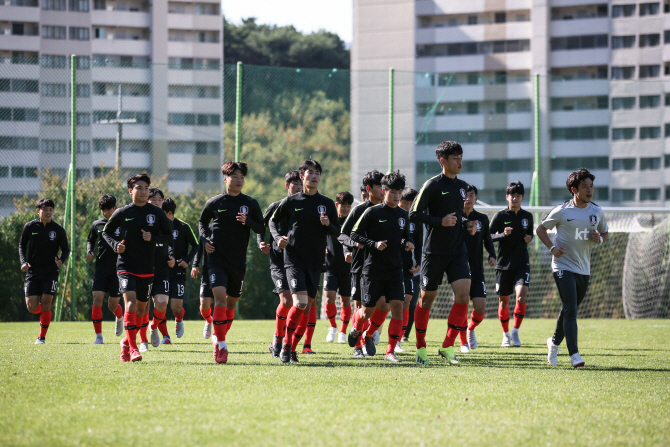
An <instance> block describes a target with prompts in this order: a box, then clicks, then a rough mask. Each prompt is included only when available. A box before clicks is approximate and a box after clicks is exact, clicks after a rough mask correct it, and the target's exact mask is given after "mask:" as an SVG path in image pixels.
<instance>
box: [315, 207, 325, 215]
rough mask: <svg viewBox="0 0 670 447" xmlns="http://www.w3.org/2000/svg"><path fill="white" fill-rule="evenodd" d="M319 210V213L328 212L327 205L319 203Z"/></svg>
mask: <svg viewBox="0 0 670 447" xmlns="http://www.w3.org/2000/svg"><path fill="white" fill-rule="evenodd" d="M317 210H318V211H319V214H326V206H325V205H319V207H318V208H317Z"/></svg>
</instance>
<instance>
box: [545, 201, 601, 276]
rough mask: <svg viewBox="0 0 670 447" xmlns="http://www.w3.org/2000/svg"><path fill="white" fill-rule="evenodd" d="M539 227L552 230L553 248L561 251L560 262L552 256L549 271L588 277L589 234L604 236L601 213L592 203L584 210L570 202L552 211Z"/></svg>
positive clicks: (589, 267)
mask: <svg viewBox="0 0 670 447" xmlns="http://www.w3.org/2000/svg"><path fill="white" fill-rule="evenodd" d="M542 226H543V227H545V228H546V229H547V230H551V229H552V228H556V236H555V237H554V245H555V246H556V247H564V248H565V249H566V250H565V253H564V254H563V256H561V257H560V258H556V257H554V256H552V259H551V268H552V270H553V271H554V272H556V271H559V270H568V271H571V272H573V273H577V274H580V275H590V274H591V247H593V245H595V242H593V241H592V240H591V232H592V231H593V230H596V231H597V232H598V233H607V232H608V231H609V230H608V227H607V221H606V220H605V212H604V211H603V210H602V208H600V207H599V206H598V205H596V204H595V203H589V204H588V205H586V208H577V207H576V206H575V203H574V202H573V201H572V200H568V201H567V202H564V203H562V204H560V205H558V206H557V207H555V208H554V209H552V210H551V211H550V212H549V214H547V216H545V218H544V219H542Z"/></svg>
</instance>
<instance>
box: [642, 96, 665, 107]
mask: <svg viewBox="0 0 670 447" xmlns="http://www.w3.org/2000/svg"><path fill="white" fill-rule="evenodd" d="M660 105H661V96H660V95H649V96H646V95H645V96H640V108H641V109H654V108H656V107H660Z"/></svg>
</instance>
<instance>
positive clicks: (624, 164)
mask: <svg viewBox="0 0 670 447" xmlns="http://www.w3.org/2000/svg"><path fill="white" fill-rule="evenodd" d="M634 170H635V159H634V158H613V159H612V171H634Z"/></svg>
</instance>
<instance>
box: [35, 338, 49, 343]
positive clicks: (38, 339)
mask: <svg viewBox="0 0 670 447" xmlns="http://www.w3.org/2000/svg"><path fill="white" fill-rule="evenodd" d="M46 342H47V341H46V340H45V339H43V338H42V337H37V340H35V344H36V345H43V344H45V343H46Z"/></svg>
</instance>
